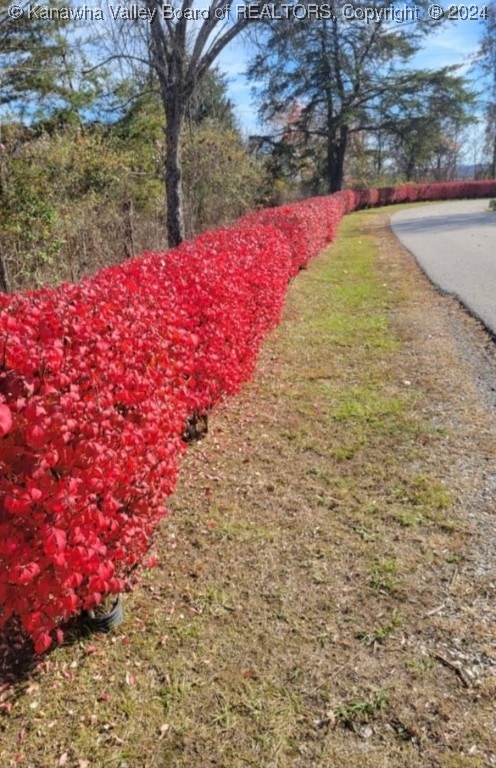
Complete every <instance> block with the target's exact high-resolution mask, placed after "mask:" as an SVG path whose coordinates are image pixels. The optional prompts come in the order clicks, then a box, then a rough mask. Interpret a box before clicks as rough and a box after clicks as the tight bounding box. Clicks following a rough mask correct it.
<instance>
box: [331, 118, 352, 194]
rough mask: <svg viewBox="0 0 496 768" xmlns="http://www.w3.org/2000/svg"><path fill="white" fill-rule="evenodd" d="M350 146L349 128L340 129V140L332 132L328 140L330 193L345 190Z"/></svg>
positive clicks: (345, 126) (344, 126)
mask: <svg viewBox="0 0 496 768" xmlns="http://www.w3.org/2000/svg"><path fill="white" fill-rule="evenodd" d="M347 145H348V126H347V125H342V126H341V127H340V129H339V138H337V139H336V138H335V135H334V131H332V130H330V131H329V133H328V138H327V184H328V187H329V192H330V193H331V194H332V193H333V192H339V191H340V190H341V189H342V188H343V178H344V158H345V155H346V148H347Z"/></svg>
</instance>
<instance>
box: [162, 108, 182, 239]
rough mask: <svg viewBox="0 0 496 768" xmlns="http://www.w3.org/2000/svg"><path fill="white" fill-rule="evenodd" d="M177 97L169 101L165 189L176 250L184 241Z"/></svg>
mask: <svg viewBox="0 0 496 768" xmlns="http://www.w3.org/2000/svg"><path fill="white" fill-rule="evenodd" d="M177 101H178V100H177V96H176V97H175V98H174V97H173V98H172V99H170V100H169V103H168V105H167V106H168V108H167V112H166V114H167V118H166V119H167V125H166V129H165V149H166V157H165V189H166V202H167V240H168V243H169V247H170V248H174V247H175V246H176V245H179V243H181V242H182V241H183V240H184V220H183V199H182V184H181V128H182V122H183V111H182V109H181V106H180V104H179V103H177Z"/></svg>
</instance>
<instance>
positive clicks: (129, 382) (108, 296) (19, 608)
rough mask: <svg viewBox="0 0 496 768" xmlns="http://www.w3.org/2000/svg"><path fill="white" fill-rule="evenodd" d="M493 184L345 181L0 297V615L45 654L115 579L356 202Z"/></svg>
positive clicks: (144, 546)
mask: <svg viewBox="0 0 496 768" xmlns="http://www.w3.org/2000/svg"><path fill="white" fill-rule="evenodd" d="M494 194H496V183H495V182H466V183H451V184H432V185H415V186H402V187H396V188H387V189H379V190H373V189H372V190H346V191H344V192H339V193H337V194H335V195H332V196H330V197H322V198H313V199H310V200H306V201H304V202H301V203H295V204H292V205H287V206H282V207H280V208H275V209H271V210H264V211H260V212H258V213H252V214H249V215H248V216H246V217H244V218H243V219H241V220H240V221H239V222H238V223H237V224H236V225H234V226H233V227H231V228H227V229H219V230H217V231H214V232H208V233H206V234H203V235H201V236H200V237H198V238H196V239H195V240H193V241H191V242H187V243H184V244H183V245H181V246H180V247H179V248H176V249H173V250H170V251H168V252H167V253H163V254H143V255H142V256H140V257H138V258H135V259H133V260H131V261H127V262H125V263H124V264H122V265H119V266H115V267H111V268H108V269H105V270H103V271H101V272H100V273H99V274H98V275H96V276H95V277H93V278H89V279H87V280H84V281H83V282H82V283H81V284H79V285H67V284H66V285H62V286H60V287H59V288H57V289H51V288H44V289H42V290H39V291H34V292H28V293H25V294H16V295H14V296H4V295H0V471H1V479H0V627H1V626H3V625H4V624H5V623H6V622H7V621H8V620H9V618H10V617H11V616H12V615H13V614H14V613H15V614H17V615H18V616H20V618H21V620H22V623H23V626H24V628H25V629H26V631H27V632H29V633H30V635H31V636H32V638H33V640H34V643H35V648H36V650H37V651H39V652H41V651H43V650H45V649H46V648H48V647H49V645H50V644H51V642H52V636H53V631H54V630H55V629H56V627H57V626H58V625H59V624H60V622H61V621H64V620H66V619H67V618H69V616H71V615H72V614H74V613H77V612H79V611H81V610H82V609H90V608H92V607H94V606H95V605H97V604H98V603H99V602H101V600H102V598H103V597H104V596H105V595H106V594H109V593H117V592H119V591H121V590H122V589H124V587H125V581H124V579H125V576H126V573H127V572H128V571H129V569H130V567H131V566H132V565H134V564H135V563H137V562H139V561H140V559H142V558H143V555H144V554H145V553H146V552H147V550H148V548H149V545H150V539H151V536H152V533H153V531H154V529H155V528H156V526H157V524H158V522H159V520H160V519H161V518H162V517H163V516H164V515H165V513H166V510H165V507H164V503H165V501H166V499H167V497H168V496H169V495H170V494H171V493H172V491H173V489H174V486H175V483H176V478H177V474H178V468H179V458H180V455H181V453H182V451H183V450H184V442H183V440H182V438H181V435H182V432H183V429H184V424H185V421H186V419H187V417H188V416H191V415H192V414H193V413H194V412H198V411H200V412H201V411H205V410H208V409H210V408H211V407H212V406H214V405H215V404H216V403H218V402H219V401H220V400H221V399H222V397H224V396H225V395H226V394H231V393H234V392H236V391H237V390H238V389H239V388H240V386H241V384H242V382H243V381H245V380H246V379H247V378H248V377H249V376H250V375H251V373H252V372H253V368H254V365H255V360H256V355H257V351H258V349H259V347H260V344H261V343H262V341H263V339H264V337H265V335H266V334H267V333H268V331H269V330H270V329H271V328H273V327H274V326H275V325H276V324H277V322H278V321H279V318H280V315H281V310H282V306H283V302H284V297H285V292H286V287H287V283H288V280H289V279H290V278H291V277H292V276H294V275H295V274H296V273H297V272H298V270H299V269H301V268H302V267H304V266H305V265H306V264H307V263H308V261H309V260H310V259H311V258H312V257H313V256H315V255H316V254H317V253H318V252H319V251H320V250H321V249H322V247H323V246H324V245H325V244H326V243H328V242H331V241H332V240H333V239H334V237H335V235H336V231H337V228H338V226H339V222H340V220H341V218H342V216H343V215H344V214H346V213H348V212H350V211H352V210H355V209H357V208H364V207H368V206H371V205H377V204H379V205H381V204H388V203H395V202H403V201H410V200H427V199H428V200H431V199H441V198H442V199H451V198H459V197H477V196H490V195H494Z"/></svg>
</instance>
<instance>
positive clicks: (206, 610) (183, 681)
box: [0, 212, 496, 768]
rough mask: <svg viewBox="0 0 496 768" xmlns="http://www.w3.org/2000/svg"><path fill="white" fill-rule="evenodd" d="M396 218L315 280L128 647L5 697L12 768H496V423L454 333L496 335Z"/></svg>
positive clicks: (361, 219)
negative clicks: (494, 541)
mask: <svg viewBox="0 0 496 768" xmlns="http://www.w3.org/2000/svg"><path fill="white" fill-rule="evenodd" d="M384 221H385V217H384V214H382V215H381V214H380V213H379V214H378V213H377V212H367V213H365V214H361V215H353V216H351V217H348V218H347V219H346V220H345V222H344V224H343V226H342V230H341V234H340V238H339V242H338V243H336V244H335V245H334V246H333V247H332V248H331V249H330V250H328V251H327V252H325V253H323V254H322V255H321V256H320V257H319V258H318V259H316V260H315V262H314V263H313V264H312V266H311V268H310V269H309V270H308V271H306V272H304V273H302V274H301V275H300V276H299V277H298V279H297V280H296V281H295V282H294V283H293V285H292V287H291V290H290V294H289V298H288V305H287V310H286V315H285V319H284V321H283V323H282V324H281V326H280V327H279V329H278V330H277V332H276V333H275V334H274V335H273V336H272V338H271V339H270V340H269V342H268V343H267V344H266V345H265V347H264V349H263V352H262V355H261V359H260V365H259V368H258V373H257V376H256V377H255V380H254V381H253V382H252V383H251V384H250V385H248V386H247V387H246V388H245V390H244V391H243V393H242V394H241V395H240V396H239V397H238V398H236V399H234V400H230V401H229V402H228V403H226V404H225V406H223V407H222V408H221V409H220V410H219V411H218V412H217V413H216V414H215V415H214V416H213V418H212V419H211V425H210V434H209V437H208V438H207V439H206V440H204V441H203V442H201V443H199V444H198V445H196V446H195V447H194V448H193V449H192V450H191V451H190V453H189V454H188V457H187V459H186V461H185V463H184V469H183V473H182V481H181V486H180V488H179V490H178V492H177V494H176V496H175V497H174V499H173V500H172V503H171V509H172V515H171V517H170V518H169V519H168V521H166V523H165V524H164V525H163V526H162V528H161V530H160V532H159V535H158V537H157V542H156V548H157V551H158V552H159V553H160V554H161V557H162V565H161V567H160V568H158V569H155V570H154V571H152V572H150V573H149V574H146V575H144V577H143V580H142V583H141V585H140V586H139V587H138V588H137V589H136V590H135V592H134V593H133V594H132V595H130V596H128V598H127V599H126V610H127V617H128V618H127V622H126V624H125V625H124V627H123V628H122V630H121V631H120V632H118V633H116V634H114V635H110V636H103V637H98V638H96V639H95V638H91V639H84V638H83V639H80V640H77V641H75V643H73V644H72V645H70V646H68V647H65V648H60V649H58V650H57V651H55V652H54V653H52V654H51V655H50V656H49V657H48V658H47V659H46V660H45V662H44V665H43V668H42V669H41V670H39V671H38V672H37V673H36V674H35V675H33V676H31V677H30V678H29V679H28V680H27V681H25V682H24V683H20V684H19V685H18V686H17V687H16V688H15V689H14V690H12V689H11V690H9V691H7V692H5V693H4V694H3V695H4V698H5V701H6V702H7V703H8V704H9V705H10V704H12V705H13V706H12V707H11V711H10V713H9V714H8V715H6V716H5V717H4V718H3V720H2V721H0V723H1V724H0V729H2V730H3V733H2V741H1V744H0V764H1V765H2V766H4V765H5V766H11V765H21V766H33V768H49V767H50V766H58V765H61V766H62V765H66V766H70V767H71V768H72V767H74V768H93V766H95V767H98V768H99V767H100V766H115V767H116V768H165V767H166V766H168V767H171V766H173V767H174V768H196V767H197V766H201V767H202V768H204V767H205V768H206V767H207V766H216V768H242V767H243V768H244V767H247V766H252V768H331V767H332V768H334V766H339V768H341V767H343V768H355V767H356V768H375V767H377V768H400V766H401V768H414V767H417V766H424V767H425V768H427V767H429V768H430V767H431V766H433V767H434V766H435V767H439V768H459V767H460V768H462V767H463V768H465V767H466V768H479V767H480V768H482V767H484V768H486V766H491V765H496V754H495V749H494V743H495V732H494V728H495V724H494V714H493V699H494V694H495V693H496V685H495V682H496V677H495V675H494V671H495V668H496V667H495V665H496V643H495V640H494V634H492V629H491V623H490V622H491V619H494V608H493V607H492V604H493V602H494V589H495V587H494V579H493V580H491V579H492V578H493V577H492V576H491V556H492V555H491V548H490V541H489V537H490V535H491V533H490V532H491V530H493V529H492V518H491V508H490V502H491V495H490V494H491V487H490V481H491V477H493V475H494V472H495V454H496V451H495V439H494V436H493V435H494V432H492V431H491V430H494V420H493V417H492V416H491V415H490V414H488V413H487V412H486V411H485V410H484V408H483V405H482V402H481V397H480V395H479V393H478V392H477V390H476V388H475V386H474V384H473V380H472V378H473V371H472V369H471V367H470V365H469V363H467V362H466V361H464V360H463V359H462V357H461V355H460V351H459V350H458V348H457V344H456V336H457V335H456V328H459V327H461V326H460V324H462V325H463V328H464V332H465V333H466V334H468V335H469V336H470V338H471V339H472V341H474V343H478V344H479V345H481V346H483V345H484V344H485V343H486V337H485V336H484V333H483V331H482V330H481V329H480V328H479V327H478V326H477V324H475V323H474V322H472V321H470V320H469V319H467V318H465V317H464V315H463V313H462V312H461V310H459V309H458V308H457V307H456V306H454V305H453V304H452V302H451V301H450V300H448V299H444V298H441V297H439V296H438V295H437V294H436V292H435V291H434V289H432V288H431V287H430V286H429V284H428V283H427V281H426V280H425V279H424V278H423V277H422V275H421V274H420V272H419V271H418V269H417V267H416V266H415V265H414V264H413V263H412V260H411V259H410V257H409V256H408V254H406V253H405V252H404V251H403V250H402V249H401V248H400V247H399V246H398V245H397V243H396V241H395V240H394V238H393V237H392V236H391V235H390V233H389V231H388V229H387V227H386V226H385V224H384ZM493 536H494V534H493ZM484 540H485V542H486V543H485V544H484ZM5 709H10V706H8V707H5Z"/></svg>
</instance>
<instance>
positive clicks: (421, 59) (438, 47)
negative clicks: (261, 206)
mask: <svg viewBox="0 0 496 768" xmlns="http://www.w3.org/2000/svg"><path fill="white" fill-rule="evenodd" d="M483 24H484V21H478V22H477V21H468V20H467V21H447V22H446V23H445V24H444V26H443V27H441V28H440V29H438V30H437V31H436V32H434V33H432V34H431V35H430V36H429V37H428V38H427V39H426V43H425V46H424V48H423V50H422V51H421V53H419V54H418V55H417V57H416V60H415V65H416V66H418V67H419V68H425V69H437V68H439V67H444V66H448V65H458V64H459V65H461V67H460V70H459V72H460V74H464V73H466V72H468V71H469V69H470V65H471V61H472V57H473V55H474V54H475V52H476V51H477V49H478V47H479V40H480V36H481V34H482V31H483V28H482V25H483ZM248 59H249V48H248V44H247V43H246V42H244V41H243V40H239V38H238V39H237V40H235V41H233V43H231V45H230V46H229V47H228V48H227V49H226V50H225V51H224V52H223V53H222V54H221V56H220V57H219V59H218V62H217V63H218V66H219V69H220V70H221V71H222V72H224V73H225V74H226V76H227V82H228V87H229V97H230V99H231V101H232V102H233V104H234V106H235V110H236V114H237V117H238V121H239V124H240V127H241V128H242V130H243V133H244V134H246V135H248V134H250V133H256V132H257V131H260V130H261V126H260V125H259V123H258V121H257V113H256V106H255V104H254V100H253V97H252V86H251V84H250V83H248V81H247V79H246V77H245V76H244V74H243V73H244V72H245V71H246V68H247V61H248Z"/></svg>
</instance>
